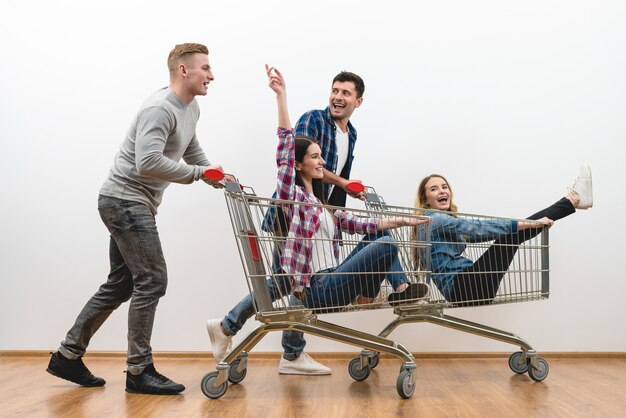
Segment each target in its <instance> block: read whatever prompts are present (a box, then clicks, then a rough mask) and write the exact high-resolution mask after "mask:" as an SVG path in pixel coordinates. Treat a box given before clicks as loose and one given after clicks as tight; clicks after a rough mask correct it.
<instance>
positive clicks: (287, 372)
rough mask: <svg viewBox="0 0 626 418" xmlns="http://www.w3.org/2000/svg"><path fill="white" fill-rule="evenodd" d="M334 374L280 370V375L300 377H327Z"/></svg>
mask: <svg viewBox="0 0 626 418" xmlns="http://www.w3.org/2000/svg"><path fill="white" fill-rule="evenodd" d="M331 373H332V372H302V371H296V370H278V374H292V375H299V376H327V375H329V374H331Z"/></svg>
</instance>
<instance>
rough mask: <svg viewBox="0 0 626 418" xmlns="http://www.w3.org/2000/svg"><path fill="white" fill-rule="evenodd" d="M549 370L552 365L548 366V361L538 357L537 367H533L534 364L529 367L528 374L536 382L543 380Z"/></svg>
mask: <svg viewBox="0 0 626 418" xmlns="http://www.w3.org/2000/svg"><path fill="white" fill-rule="evenodd" d="M549 371H550V367H548V362H547V361H545V360H544V359H542V358H541V357H537V367H533V366H532V365H531V366H529V367H528V375H529V376H530V378H531V379H533V380H534V381H535V382H541V381H542V380H543V379H545V378H546V377H547V376H548V372H549Z"/></svg>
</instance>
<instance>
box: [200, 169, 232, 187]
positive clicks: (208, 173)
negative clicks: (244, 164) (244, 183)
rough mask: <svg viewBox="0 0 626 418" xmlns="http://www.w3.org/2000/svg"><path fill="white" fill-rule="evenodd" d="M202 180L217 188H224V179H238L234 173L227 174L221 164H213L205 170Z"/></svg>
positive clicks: (230, 180)
mask: <svg viewBox="0 0 626 418" xmlns="http://www.w3.org/2000/svg"><path fill="white" fill-rule="evenodd" d="M202 180H204V182H205V183H207V184H209V185H211V186H213V187H215V188H216V189H223V188H224V181H228V182H236V181H237V179H235V177H234V176H233V175H231V174H225V173H224V170H223V169H222V166H221V165H212V166H210V167H208V168H207V169H206V170H204V173H203V177H202Z"/></svg>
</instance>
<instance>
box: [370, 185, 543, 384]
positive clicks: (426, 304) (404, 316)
mask: <svg viewBox="0 0 626 418" xmlns="http://www.w3.org/2000/svg"><path fill="white" fill-rule="evenodd" d="M365 195H366V201H365V206H366V208H368V209H369V210H372V211H375V212H377V213H381V214H383V216H388V215H387V213H389V214H390V215H389V216H397V215H398V214H399V213H403V212H404V213H411V214H415V213H418V212H416V209H415V208H403V207H398V206H392V205H388V204H387V203H385V201H384V199H383V198H382V196H380V195H379V194H378V193H376V191H375V190H374V188H372V187H369V186H368V187H366V188H365ZM427 214H429V215H430V216H435V215H440V216H454V217H455V219H463V220H466V221H468V222H474V223H476V222H478V223H481V222H483V223H484V222H485V221H487V222H490V221H494V220H501V221H511V220H517V219H507V218H501V217H492V216H483V215H473V214H467V213H457V212H455V213H451V212H442V211H437V210H431V209H428V212H427ZM517 221H527V220H521V219H520V220H517ZM431 226H432V228H429V230H428V231H427V232H428V234H432V240H429V242H430V243H431V245H430V246H428V245H424V246H420V247H419V248H416V249H414V250H413V253H412V254H411V257H409V258H404V259H403V260H402V262H403V266H404V268H405V269H407V270H409V271H414V272H417V273H416V275H417V277H419V278H420V280H424V281H426V282H427V283H428V284H430V291H431V294H430V297H429V298H428V299H427V300H423V299H422V300H420V301H419V303H416V304H413V305H403V306H398V307H396V308H395V314H396V315H397V318H396V319H395V320H393V321H392V322H391V323H389V325H387V326H386V327H385V328H384V329H383V330H382V331H381V332H380V334H379V336H380V337H384V338H387V337H388V336H389V334H391V332H392V331H393V330H394V329H396V328H397V327H398V326H400V325H401V324H405V323H413V322H427V323H432V324H436V325H440V326H444V327H448V328H452V329H455V330H458V331H463V332H466V333H471V334H475V335H479V336H482V337H486V338H491V339H494V340H498V341H501V342H504V343H509V344H513V345H517V346H519V347H520V349H521V350H520V351H516V352H514V353H513V354H511V356H510V357H509V367H510V368H511V370H512V371H513V372H515V373H518V374H523V373H528V375H529V376H530V378H531V379H533V380H534V381H538V382H539V381H542V380H544V379H545V378H546V377H547V375H548V371H549V367H548V363H547V362H546V360H544V359H543V358H542V357H540V356H539V355H538V354H537V352H536V351H535V350H534V349H533V348H532V347H531V346H530V344H528V343H527V342H526V341H525V340H524V339H522V338H521V337H519V336H517V335H515V334H512V333H510V332H506V331H503V330H500V329H496V328H492V327H489V326H486V325H482V324H478V323H474V322H470V321H466V320H464V319H460V318H456V317H453V316H450V315H446V314H444V309H450V308H457V307H467V306H484V305H496V304H507V303H518V302H528V301H536V300H543V299H547V298H548V297H549V295H550V292H549V291H550V281H549V272H550V271H549V254H548V249H549V244H548V227H546V226H545V225H544V226H543V228H541V229H537V230H536V231H540V232H539V233H538V234H537V235H536V236H534V237H532V238H529V239H527V240H523V239H520V238H519V236H516V234H512V233H511V234H508V235H502V236H499V238H498V239H491V240H489V241H480V242H479V241H473V242H472V241H466V242H464V243H463V245H465V249H464V251H463V253H462V256H463V257H466V258H467V259H469V260H472V261H477V260H479V259H480V258H481V256H483V259H482V260H483V261H486V262H485V263H483V264H478V266H480V268H481V269H482V271H481V269H479V270H478V271H474V272H472V273H471V274H473V275H474V276H473V277H479V278H480V277H481V275H482V277H486V276H488V275H497V276H499V277H501V281H500V282H499V285H498V286H491V287H484V286H482V287H481V286H480V285H479V284H476V285H472V286H467V285H465V286H458V287H457V288H456V289H455V291H453V292H450V291H449V288H446V279H447V278H449V277H450V276H451V274H450V272H449V271H448V272H447V271H445V270H444V269H442V268H441V267H440V266H437V265H435V264H436V259H435V258H434V257H437V254H435V255H434V256H433V254H429V252H434V253H437V252H438V251H437V249H438V247H437V245H441V244H446V245H459V244H460V243H459V242H458V241H456V240H453V241H452V240H450V238H449V236H450V234H446V231H444V230H441V229H439V230H438V229H437V228H438V226H437V222H434V221H433V224H432V225H431ZM440 228H443V227H440ZM391 233H392V234H393V231H391ZM423 234H424V231H420V232H419V233H416V235H423ZM446 236H448V238H446ZM418 239H419V237H418ZM520 241H521V242H520ZM509 260H510V263H509ZM494 265H495V266H497V268H493V267H494ZM463 274H470V273H459V274H458V275H457V277H461V276H462V275H463ZM367 354H370V350H364V351H363V352H362V353H361V355H362V356H363V355H367ZM378 361H379V356H378V353H373V354H372V355H371V358H370V361H369V364H370V367H371V368H374V367H376V365H377V364H378Z"/></svg>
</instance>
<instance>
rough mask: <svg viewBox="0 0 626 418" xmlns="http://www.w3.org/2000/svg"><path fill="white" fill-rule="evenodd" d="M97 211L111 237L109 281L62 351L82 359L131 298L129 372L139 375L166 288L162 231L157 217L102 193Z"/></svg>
mask: <svg viewBox="0 0 626 418" xmlns="http://www.w3.org/2000/svg"><path fill="white" fill-rule="evenodd" d="M98 211H99V212H100V217H101V218H102V221H103V222H104V224H105V225H106V227H107V228H108V230H109V232H110V233H111V239H110V242H109V261H110V265H111V270H110V273H109V276H108V279H107V281H106V283H104V284H102V285H101V286H100V288H99V289H98V291H97V292H96V293H95V294H94V295H93V296H92V297H91V299H89V301H88V302H87V304H86V305H85V307H84V308H83V310H82V311H81V312H80V313H79V314H78V317H77V318H76V322H75V323H74V325H73V326H72V328H71V329H70V330H69V331H68V333H67V335H66V336H65V340H64V341H63V342H62V343H61V347H59V351H60V352H61V354H63V355H64V356H65V357H67V358H69V359H77V358H79V357H82V356H83V355H84V354H85V351H86V350H87V346H88V345H89V341H90V340H91V337H92V336H93V335H94V334H95V333H96V331H97V330H98V329H99V328H100V326H101V325H102V324H103V323H104V321H105V320H106V319H107V318H108V317H109V315H110V314H111V313H112V312H113V311H114V310H115V309H117V307H118V306H120V305H121V304H122V303H123V302H126V301H127V300H129V299H130V306H129V308H128V358H127V363H128V369H129V371H132V372H133V373H140V372H141V371H143V369H144V368H145V367H146V366H148V365H149V364H151V363H152V362H153V360H152V347H151V346H150V339H151V337H152V326H153V324H154V315H155V311H156V307H157V304H158V303H159V298H161V296H163V295H164V294H165V290H166V288H167V267H166V264H165V258H164V257H163V251H162V248H161V241H160V239H159V233H158V231H157V227H156V223H155V219H154V215H153V214H152V212H150V209H149V208H148V207H147V206H146V205H144V204H142V203H138V202H131V201H127V200H121V199H115V198H111V197H106V196H102V195H101V196H100V197H99V198H98Z"/></svg>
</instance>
